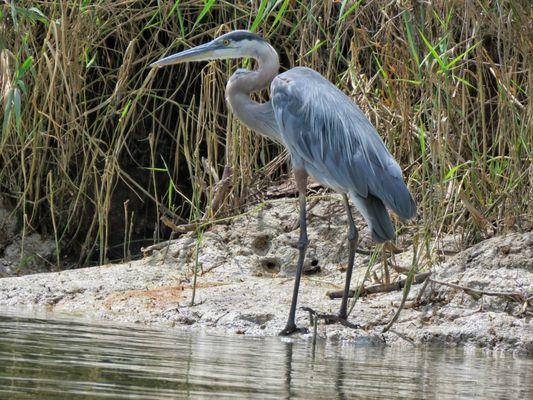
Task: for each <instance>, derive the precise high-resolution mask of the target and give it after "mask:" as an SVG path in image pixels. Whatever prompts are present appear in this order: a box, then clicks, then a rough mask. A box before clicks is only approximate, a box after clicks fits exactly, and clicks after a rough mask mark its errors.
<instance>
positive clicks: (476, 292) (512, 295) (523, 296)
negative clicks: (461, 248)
mask: <svg viewBox="0 0 533 400" xmlns="http://www.w3.org/2000/svg"><path fill="white" fill-rule="evenodd" d="M429 280H430V281H431V282H432V283H435V284H437V285H443V286H448V287H451V288H453V289H459V290H462V291H464V292H465V293H467V294H469V295H471V296H474V297H476V296H477V297H478V298H479V297H480V296H495V297H503V298H506V299H509V300H514V301H516V302H518V303H523V302H528V301H530V300H531V299H533V293H520V292H493V291H487V290H480V289H473V288H469V287H467V286H461V285H457V284H455V283H449V282H443V281H438V280H436V279H433V278H429Z"/></svg>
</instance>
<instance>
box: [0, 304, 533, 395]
mask: <svg viewBox="0 0 533 400" xmlns="http://www.w3.org/2000/svg"><path fill="white" fill-rule="evenodd" d="M532 377H533V361H532V360H531V359H526V358H513V357H511V356H507V355H506V356H498V357H494V356H485V355H483V354H481V353H479V352H473V351H470V352H465V351H463V350H459V349H455V350H450V349H448V350H443V349H421V348H416V349H393V348H375V347H355V346H351V345H347V344H344V345H342V344H327V343H321V342H319V343H318V345H317V348H316V350H315V353H314V354H313V349H312V346H311V344H310V343H308V342H292V341H288V340H282V339H280V338H250V337H224V336H208V335H198V334H194V335H193V334H186V333H176V332H174V331H172V332H171V331H164V330H155V329H146V328H140V327H131V326H117V325H108V324H103V323H86V322H80V321H74V320H68V319H64V318H52V319H50V318H35V317H20V316H16V315H13V313H11V314H6V313H4V314H3V315H0V399H98V398H111V399H126V398H127V399H175V398H194V399H196V398H209V397H217V398H227V397H231V398H245V399H249V398H258V399H268V398H272V399H278V398H302V399H332V398H337V399H351V398H361V399H372V398H384V399H394V398H409V399H416V398H420V399H428V398H439V399H457V398H468V399H471V398H479V399H491V398H493V399H527V398H533V383H532V381H531V378H532Z"/></svg>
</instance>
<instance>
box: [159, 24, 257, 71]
mask: <svg viewBox="0 0 533 400" xmlns="http://www.w3.org/2000/svg"><path fill="white" fill-rule="evenodd" d="M266 44H267V43H266V41H265V40H264V39H263V38H262V37H261V36H259V35H256V34H255V33H252V32H249V31H233V32H230V33H226V34H225V35H222V36H220V37H218V38H216V39H214V40H212V41H211V42H209V43H204V44H201V45H200V46H196V47H193V48H191V49H188V50H184V51H182V52H179V53H176V54H173V55H171V56H168V57H165V58H162V59H161V60H159V61H156V62H155V63H153V64H151V65H150V66H151V67H164V66H167V65H172V64H177V63H184V62H191V61H208V60H222V59H228V58H244V57H254V55H255V54H256V52H257V51H259V49H260V48H261V47H263V46H264V45H266Z"/></svg>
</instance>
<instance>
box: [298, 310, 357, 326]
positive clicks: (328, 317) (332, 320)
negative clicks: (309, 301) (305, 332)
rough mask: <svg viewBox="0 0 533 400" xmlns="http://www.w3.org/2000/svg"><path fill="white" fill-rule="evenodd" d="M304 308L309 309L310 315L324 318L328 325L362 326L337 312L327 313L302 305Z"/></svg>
mask: <svg viewBox="0 0 533 400" xmlns="http://www.w3.org/2000/svg"><path fill="white" fill-rule="evenodd" d="M302 310H304V311H307V312H308V313H309V314H310V315H312V316H313V317H314V318H318V319H321V320H323V321H324V322H325V323H326V325H330V324H341V325H342V326H345V327H347V328H351V329H359V328H361V326H360V325H357V324H353V323H351V322H350V321H348V319H347V318H346V317H342V316H340V315H336V314H326V313H319V312H317V311H315V310H313V309H312V308H309V307H302Z"/></svg>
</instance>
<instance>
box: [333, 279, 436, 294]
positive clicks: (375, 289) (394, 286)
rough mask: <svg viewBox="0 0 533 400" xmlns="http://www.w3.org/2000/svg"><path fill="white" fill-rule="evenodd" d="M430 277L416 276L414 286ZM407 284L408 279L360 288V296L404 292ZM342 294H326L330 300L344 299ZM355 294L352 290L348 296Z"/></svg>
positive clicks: (334, 292)
mask: <svg viewBox="0 0 533 400" xmlns="http://www.w3.org/2000/svg"><path fill="white" fill-rule="evenodd" d="M429 275H430V272H422V273H420V274H417V275H415V277H414V279H413V284H418V283H422V282H424V281H425V280H426V278H427V277H428V276H429ZM406 282H407V278H405V279H400V280H399V281H397V282H394V283H390V284H388V285H372V286H368V287H366V288H365V287H364V286H361V287H360V288H359V296H367V295H369V294H373V293H388V292H394V291H395V290H402V289H403V288H404V287H405V284H406ZM342 294H343V291H342V290H335V291H329V292H327V293H326V295H327V296H328V297H329V298H330V299H340V298H342ZM354 294H355V290H353V289H351V290H350V292H349V293H348V296H349V297H353V296H354Z"/></svg>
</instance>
